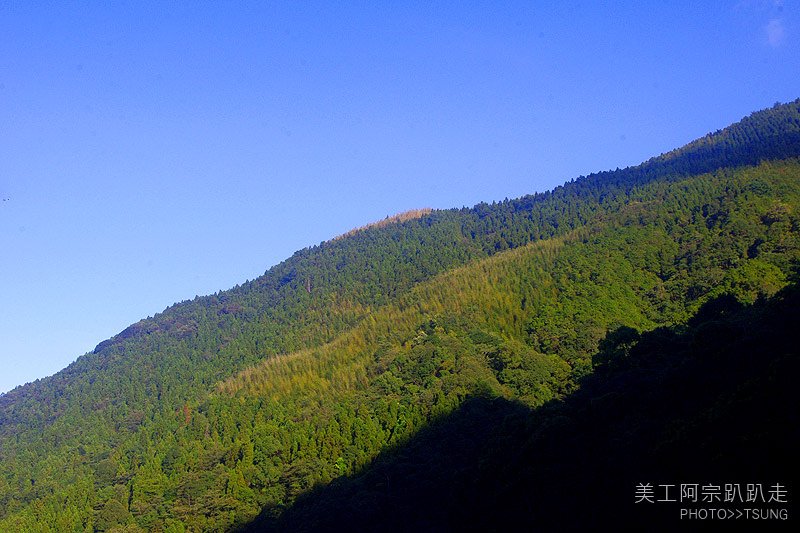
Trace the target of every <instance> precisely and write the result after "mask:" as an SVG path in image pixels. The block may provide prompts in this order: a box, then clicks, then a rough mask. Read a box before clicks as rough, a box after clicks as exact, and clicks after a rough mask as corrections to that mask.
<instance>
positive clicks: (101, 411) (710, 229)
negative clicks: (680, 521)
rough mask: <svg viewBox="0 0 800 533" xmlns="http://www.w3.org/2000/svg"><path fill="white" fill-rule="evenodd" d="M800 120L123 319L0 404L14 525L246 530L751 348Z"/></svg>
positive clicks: (790, 260) (723, 138)
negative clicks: (746, 344)
mask: <svg viewBox="0 0 800 533" xmlns="http://www.w3.org/2000/svg"><path fill="white" fill-rule="evenodd" d="M799 117H800V101H796V102H793V103H791V104H787V105H785V106H779V107H776V108H773V109H770V110H767V111H763V112H759V113H756V114H753V115H751V117H748V118H747V119H745V120H743V121H742V122H741V123H739V124H736V125H734V126H731V127H730V128H727V129H725V130H723V131H721V132H718V133H716V134H713V135H710V136H708V137H706V138H704V139H701V140H700V141H697V142H695V143H692V144H690V145H688V146H687V147H685V148H682V149H680V150H677V151H675V152H672V153H670V154H667V155H664V156H661V157H658V158H654V159H652V160H650V161H648V162H646V163H644V164H642V165H640V166H638V167H633V168H629V169H624V170H618V171H614V172H607V173H601V174H596V175H592V176H589V177H586V178H580V179H578V180H575V181H574V182H570V183H568V184H566V185H564V186H562V187H558V188H557V189H555V190H554V191H551V192H547V193H543V194H536V195H533V196H526V197H523V198H520V199H518V200H511V201H504V202H501V203H494V204H491V205H490V204H480V205H478V206H475V207H474V208H472V209H460V210H459V209H456V210H449V211H433V212H421V213H419V215H421V216H420V217H419V218H410V219H405V220H400V221H398V222H394V223H386V224H381V225H378V226H373V227H368V228H364V229H361V230H358V231H355V232H353V233H352V234H350V235H347V236H345V237H343V238H340V239H335V240H333V241H329V242H326V243H322V244H320V245H319V246H315V247H313V248H309V249H305V250H301V251H300V252H297V253H296V254H295V255H294V256H293V257H292V258H290V259H288V260H287V261H285V262H284V263H281V264H280V265H277V266H275V267H273V268H272V269H270V270H269V271H268V272H267V273H266V274H265V275H264V276H262V277H260V278H258V279H256V280H253V281H250V282H246V283H245V284H243V285H242V286H239V287H236V288H234V289H231V290H229V291H225V292H220V293H217V294H215V295H212V296H207V297H203V298H196V299H195V300H193V301H189V302H183V303H180V304H177V305H174V306H172V307H170V308H168V309H167V310H165V311H164V312H163V313H160V314H158V315H156V316H154V317H152V318H148V319H145V320H142V321H140V322H138V323H136V324H134V325H132V326H131V327H129V328H127V329H126V330H125V331H123V332H121V333H120V334H118V335H117V336H115V337H113V338H112V339H109V340H108V341H104V342H102V343H100V344H99V345H98V346H97V348H96V349H95V350H94V352H92V353H90V354H87V355H85V356H83V357H81V358H79V359H78V360H77V361H76V362H75V363H74V364H72V365H70V366H69V367H68V368H67V369H65V370H63V371H62V372H60V373H58V374H56V375H55V376H52V377H50V378H46V379H43V380H39V381H37V382H35V383H32V384H29V385H26V386H24V387H20V388H17V389H15V390H14V391H12V392H10V393H8V394H5V395H2V396H0V529H3V530H15V531H27V530H44V531H47V530H55V531H68V530H89V531H91V530H98V531H100V530H113V529H114V528H115V527H117V528H126V529H125V530H130V531H135V530H137V528H141V529H144V530H163V531H182V530H184V529H190V530H230V529H235V528H237V527H240V526H243V525H244V524H246V523H248V522H249V521H250V520H252V519H254V518H255V517H257V516H261V517H262V518H263V519H265V520H273V519H276V518H277V517H279V516H280V515H281V513H283V512H284V510H285V509H287V508H289V507H290V506H291V505H292V503H293V502H294V501H295V500H296V499H297V498H298V497H299V496H301V495H303V494H306V493H308V492H309V491H313V490H315V489H316V488H318V487H320V486H323V485H325V484H328V483H331V482H332V481H333V480H335V479H337V478H340V477H342V476H348V475H353V474H354V473H357V472H360V471H363V470H364V469H366V468H368V467H369V465H370V464H372V462H373V461H374V460H375V458H376V457H378V456H379V455H380V454H381V453H382V451H384V450H386V449H387V448H395V449H402V448H401V447H402V446H403V445H404V444H405V443H407V442H409V440H410V439H413V438H414V435H416V434H417V433H418V432H419V431H420V430H422V429H423V428H425V427H428V426H429V425H430V424H431V423H435V422H436V421H445V420H447V419H448V418H447V417H448V416H449V415H450V414H451V413H453V412H458V410H459V409H467V410H469V409H475V410H477V411H476V412H478V413H481V412H484V411H485V412H487V413H495V414H498V413H500V414H502V413H503V412H504V410H505V409H506V407H503V406H507V405H509V404H507V403H504V401H506V400H512V399H513V400H514V401H515V402H519V403H514V404H513V405H514V406H516V407H514V408H513V409H512V411H513V413H518V412H522V411H520V409H522V410H523V411H525V409H527V407H537V406H542V405H552V402H554V401H558V400H561V399H565V398H567V397H569V395H570V394H573V393H575V391H576V390H577V389H578V386H579V384H580V383H582V380H583V379H584V377H585V376H587V375H589V374H590V373H591V372H592V368H593V364H594V366H596V368H597V371H598V373H600V374H601V375H605V374H604V373H609V375H611V374H613V373H620V372H622V373H624V372H628V371H632V370H630V365H632V364H634V362H636V361H639V362H640V361H642V360H644V359H646V360H649V358H653V360H658V361H661V360H662V359H664V360H666V359H669V357H670V354H672V353H673V352H680V353H683V352H685V351H686V350H694V352H697V353H701V354H703V357H705V361H706V362H705V363H703V364H717V365H719V364H722V363H721V362H720V361H723V360H724V359H725V357H726V354H727V353H729V351H730V349H731V348H732V347H736V346H739V345H740V343H741V342H743V341H744V340H745V339H747V338H748V337H747V332H746V331H743V330H742V328H741V327H739V326H737V324H738V323H736V322H735V320H734V321H732V320H733V319H732V317H737V316H740V314H741V313H743V312H744V311H743V308H741V306H748V305H757V306H758V305H763V302H764V300H765V299H766V298H769V297H770V296H771V295H773V294H775V293H776V292H777V291H778V290H780V289H781V288H782V287H784V286H785V285H786V283H787V280H788V279H789V277H790V276H791V275H792V269H793V265H795V264H796V262H797V260H798V259H799V258H800V218H798V215H797V210H798V207H800V163H798V161H797V159H793V158H796V157H798V156H800V143H798V140H797V135H798V124H800V121H799V120H798V118H799ZM748 165H755V166H748ZM701 172H706V173H705V174H701ZM499 252H502V253H499ZM724 295H731V297H732V298H733V300H731V299H729V300H727V301H726V300H724V299H720V298H721V297H724ZM734 301H735V302H738V303H737V304H735V305H734V304H733V302H734ZM707 302H714V303H713V304H708V303H707ZM726 302H727V303H726ZM715 305H716V306H717V307H716V308H715V307H714V306H715ZM736 305H739V306H740V307H739V308H737V307H736ZM746 309H749V308H747V307H746ZM698 310H699V311H698ZM692 316H695V318H694V319H692V320H694V321H690V322H688V324H689V326H688V327H689V328H690V329H691V331H690V332H689V333H685V334H684V333H682V332H680V331H679V330H676V329H675V327H676V325H679V324H684V323H687V321H688V320H689V319H690V318H691V317H692ZM609 332H611V333H609ZM639 332H644V333H639ZM676 343H677V344H676ZM648 346H649V348H647V350H645V348H644V347H648ZM687 346H688V348H687ZM598 350H599V351H598ZM640 350H645V351H647V353H652V354H656V355H651V356H646V357H644V359H642V357H641V356H638V355H637V351H640ZM695 359H696V360H698V361H700V360H701V359H702V358H700V357H697V358H695ZM695 359H692V360H693V361H694V360H695ZM636 364H638V363H636ZM698 364H699V363H698ZM614 375H623V374H614ZM579 394H580V393H579ZM475 397H479V398H484V399H486V402H488V404H486V405H483V404H481V403H477V404H476V403H472V402H470V401H469V399H470V398H475ZM598 398H600V397H598ZM604 398H605V399H603V400H599V399H598V400H597V401H599V402H600V403H601V404H602V402H612V403H613V402H614V401H615V400H614V398H615V396H614V395H613V394H612V395H611V396H605V397H604ZM500 399H505V400H503V401H501V400H500ZM523 405H524V406H526V407H525V409H523V407H522V406H523ZM598 405H599V404H598ZM464 406H466V407H464ZM470 406H473V407H470ZM475 406H477V407H475ZM498 406H500V407H498ZM525 412H526V413H527V411H525ZM513 413H512V414H513ZM484 416H488V415H480V416H479V417H478V419H479V420H481V421H484ZM498 416H500V415H498ZM503 416H505V415H503ZM515 416H518V415H513V416H512V418H513V417H515ZM520 416H521V415H520ZM525 416H527V414H526V415H525ZM565 416H566V415H565ZM442 423H445V424H446V423H447V422H442ZM481 423H483V422H481ZM526 424H527V422H526ZM544 424H545V425H546V426H555V427H557V428H558V427H562V426H563V427H568V426H569V424H566V422H565V420H564V418H563V417H561V418H559V417H554V418H548V419H546V421H545V422H544ZM525 427H526V428H528V429H526V431H527V430H531V429H530V428H529V427H528V426H527V425H526V426H525ZM537 427H539V426H537ZM502 431H505V430H502ZM502 431H501V432H500V433H497V435H501V436H502V435H503V433H502ZM519 431H523V430H522V429H520V430H519ZM531 431H534V433H536V432H538V431H539V430H538V429H533V430H531ZM570 431H571V430H570ZM490 433H491V432H490ZM557 433H558V432H556V433H555V434H557ZM547 434H548V435H550V433H547ZM462 438H463V437H454V439H455V440H453V441H450V440H445V442H446V443H448V446H452V447H456V448H457V447H458V446H460V445H461V444H459V442H461V439H462ZM481 438H483V437H481ZM486 438H495V437H492V436H491V434H490V435H489V436H487V437H486ZM498 438H499V437H498ZM525 438H528V437H525ZM548 438H549V437H548ZM475 442H480V439H478V440H476V441H475ZM465 446H466V447H467V448H469V446H468V445H467V444H466V443H465ZM453 457H455V458H457V457H459V456H458V454H456V455H454V456H453ZM465 457H466V456H465ZM537 464H538V463H537ZM442 465H445V466H443V468H445V469H446V470H448V471H449V470H452V469H458V468H459V467H458V460H456V459H453V460H452V461H450V462H448V461H444V462H443V463H442ZM539 466H540V467H542V468H545V469H547V468H549V467H547V466H546V465H539ZM500 471H501V472H505V470H503V468H500ZM510 471H511V470H508V472H510ZM567 471H569V470H567ZM509 475H510V474H509ZM509 483H512V482H511V481H509ZM512 484H513V483H512ZM437 490H438V489H437ZM501 492H502V491H501ZM364 505H367V504H364ZM476 508H477V507H476ZM440 519H441V520H445V521H446V520H447V519H448V518H447V517H439V518H436V520H440ZM442 523H445V522H442ZM432 524H433V523H432ZM423 525H424V524H423ZM434 525H435V524H434Z"/></svg>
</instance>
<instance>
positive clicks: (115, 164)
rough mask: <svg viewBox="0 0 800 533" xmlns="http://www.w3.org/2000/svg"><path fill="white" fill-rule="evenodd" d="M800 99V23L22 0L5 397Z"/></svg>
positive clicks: (632, 5) (684, 11) (766, 8)
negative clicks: (414, 230) (255, 284)
mask: <svg viewBox="0 0 800 533" xmlns="http://www.w3.org/2000/svg"><path fill="white" fill-rule="evenodd" d="M798 96H800V6H798V2H795V1H792V2H790V1H786V2H774V1H755V0H754V1H747V0H745V1H731V2H722V1H721V2H694V1H693V2H662V1H653V2H646V1H632V2H611V3H607V4H604V3H600V2H595V1H591V2H560V1H558V2H557V1H553V2H547V3H545V2H533V1H526V2H499V1H498V0H491V1H487V2H455V1H453V2H419V3H416V2H393V1H390V2H330V1H326V2H263V1H258V2H253V3H246V2H223V1H220V2H208V3H207V2H172V1H163V2H162V1H152V2H147V1H135V2H71V3H67V2H54V3H44V2H27V1H12V2H6V1H4V2H0V196H2V199H3V201H2V202H1V203H0V280H2V281H0V283H2V286H0V391H7V390H10V389H11V388H13V387H14V386H16V385H19V384H22V383H25V382H27V381H32V380H34V379H36V378H39V377H44V376H46V375H49V374H52V373H54V372H56V371H58V370H59V369H61V368H63V367H64V366H66V365H67V364H69V363H70V362H71V361H73V360H75V358H76V357H78V356H80V355H81V354H83V353H85V352H87V351H91V350H92V349H93V348H94V346H95V345H96V344H97V343H98V342H100V341H102V340H104V339H106V338H108V337H110V336H112V335H114V334H116V333H118V332H119V331H121V330H122V329H124V328H125V327H127V326H128V325H129V324H131V323H133V322H136V321H137V320H139V319H140V318H144V317H146V316H149V315H153V314H155V313H157V312H160V311H162V310H163V309H164V308H165V307H167V306H169V305H171V304H172V303H174V302H177V301H181V300H185V299H190V298H193V297H194V296H195V295H203V294H209V293H213V292H216V291H217V290H223V289H227V288H230V287H231V286H233V285H235V284H237V283H241V282H243V281H245V280H246V279H253V278H255V277H257V276H259V275H261V274H263V273H264V271H265V270H266V269H267V268H269V267H270V266H272V265H274V264H276V263H278V262H280V261H281V260H283V259H285V258H287V257H288V256H290V255H291V254H292V253H293V252H294V251H295V250H298V249H300V248H304V247H306V246H310V245H314V244H318V243H320V242H321V241H324V240H327V239H329V238H331V237H334V236H336V235H337V234H341V233H343V232H345V231H347V230H348V229H350V228H352V227H355V226H360V225H363V224H365V223H367V222H371V221H375V220H379V219H382V218H384V217H385V216H387V215H390V214H394V213H396V212H399V211H404V210H407V209H412V208H419V207H433V208H448V207H461V206H464V205H467V206H471V205H473V204H475V203H477V202H480V201H492V200H502V199H503V198H505V197H509V198H512V197H517V196H520V195H523V194H526V193H532V192H536V191H543V190H547V189H551V188H553V187H554V186H556V185H558V184H560V183H563V182H564V181H566V180H568V179H571V178H574V177H577V176H578V175H581V174H588V173H590V172H593V171H599V170H605V169H609V168H615V167H624V166H627V165H632V164H637V163H639V162H641V161H643V160H645V159H647V158H649V157H651V156H653V155H658V154H660V153H662V152H665V151H668V150H670V149H672V148H676V147H678V146H680V145H682V144H684V143H686V142H688V141H690V140H692V139H694V138H696V137H699V136H702V135H704V134H706V133H708V132H709V131H714V130H716V129H719V128H722V127H724V126H726V125H728V124H729V123H731V122H734V121H736V120H738V119H740V118H741V117H742V116H744V115H747V114H749V113H750V112H752V111H755V110H758V109H762V108H764V107H768V106H771V105H772V104H773V103H775V102H776V101H782V102H785V101H789V100H793V99H795V98H797V97H798Z"/></svg>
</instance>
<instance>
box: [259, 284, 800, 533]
mask: <svg viewBox="0 0 800 533" xmlns="http://www.w3.org/2000/svg"><path fill="white" fill-rule="evenodd" d="M798 308H800V290H798V288H797V287H796V286H793V287H791V288H789V289H787V290H785V291H783V292H782V293H780V294H779V295H777V296H776V297H774V298H773V299H771V300H770V301H762V302H759V303H758V304H755V305H752V306H742V305H741V304H740V303H738V302H737V301H736V300H735V299H729V298H724V297H723V298H720V299H716V300H714V301H712V302H710V303H709V304H707V305H706V306H704V307H703V309H701V311H700V312H698V313H697V314H696V315H695V316H694V317H693V318H692V320H691V321H690V323H691V326H689V327H676V328H664V329H661V330H657V331H654V332H648V333H644V334H643V335H642V336H641V337H639V335H638V334H637V333H635V331H633V330H629V329H624V330H622V331H621V330H616V331H615V332H612V333H610V334H609V335H608V336H607V337H606V339H604V341H603V342H602V343H601V344H602V345H603V346H605V347H608V348H612V349H614V350H617V349H619V346H620V343H622V344H624V345H625V346H627V347H628V348H627V352H628V353H627V356H626V357H625V359H624V362H620V364H616V365H614V366H613V367H611V366H608V367H605V368H604V369H603V370H602V371H598V372H597V373H596V374H594V375H592V376H589V377H587V378H585V379H584V380H583V382H582V384H581V389H580V390H579V391H578V392H576V393H574V394H573V395H571V396H570V397H568V398H566V399H564V400H562V401H555V402H551V403H549V404H547V405H546V406H544V407H543V408H541V409H539V410H535V411H530V410H529V409H527V408H526V407H524V406H523V405H521V404H519V403H515V402H509V401H507V400H502V399H498V398H487V397H480V396H479V397H475V398H473V399H471V400H468V401H466V402H464V403H463V404H462V405H461V406H460V407H459V408H458V409H457V410H455V411H453V412H452V413H451V414H449V415H448V416H447V417H446V418H443V419H441V420H438V421H437V422H436V423H435V424H432V425H431V426H430V427H429V428H427V429H426V430H425V431H422V432H420V433H419V434H417V435H416V436H415V437H414V438H413V439H412V440H411V441H410V442H408V443H407V444H406V445H404V446H402V447H397V448H394V449H391V450H388V451H386V452H384V453H383V454H381V456H380V457H378V458H377V459H376V460H375V461H374V462H373V464H372V465H371V466H370V467H369V468H368V469H366V470H365V471H363V472H361V473H359V474H358V475H354V476H350V477H348V478H345V479H340V480H337V481H336V482H334V483H332V484H331V485H329V486H327V487H324V488H319V489H317V490H315V491H313V492H312V493H310V494H308V495H305V496H304V497H302V498H301V499H300V500H299V501H298V503H297V505H295V506H294V507H293V508H292V509H290V510H289V511H288V512H287V513H286V514H284V515H283V516H281V517H280V518H279V519H277V520H276V519H271V518H270V517H268V516H263V517H261V518H260V519H259V520H258V521H256V522H254V523H253V524H252V526H251V527H250V528H248V531H250V530H252V531H293V532H300V531H344V530H355V531H518V530H543V531H565V530H567V531H581V530H598V529H602V530H606V529H615V530H629V529H630V530H642V531H662V530H663V531H675V530H679V529H681V530H682V529H684V528H685V527H687V526H686V522H685V521H684V522H682V521H681V520H680V518H679V513H678V508H679V505H678V504H669V503H661V504H655V505H649V506H648V504H642V505H636V504H635V497H634V496H635V487H636V485H637V484H638V483H653V484H659V483H663V484H666V483H677V484H680V483H695V482H710V483H714V482H716V483H723V484H724V483H726V482H727V483H743V482H751V483H763V484H765V487H766V488H765V489H764V490H768V488H769V487H770V485H771V484H773V483H781V484H783V485H784V486H788V487H791V488H790V489H789V490H790V491H791V490H792V489H793V488H794V487H796V484H793V482H794V483H796V481H797V480H798V469H797V462H796V461H794V460H793V459H794V456H795V454H796V450H797V447H798V446H799V445H800V426H798V424H797V418H798V415H799V414H800V411H799V410H798V405H797V401H796V399H795V398H794V389H795V385H794V383H793V382H794V380H795V377H796V375H797V372H798V370H800V352H799V351H798V347H799V346H800V315H798V313H797V309H798ZM710 324H714V326H712V329H714V328H717V327H719V326H723V327H724V328H725V329H726V330H727V331H737V332H738V342H728V343H726V344H725V346H724V347H721V348H720V349H718V350H717V351H716V353H717V357H712V356H711V355H710V354H709V353H708V352H707V351H706V350H705V349H704V347H705V346H706V345H707V344H711V343H710V340H711V339H705V340H701V341H700V342H699V343H698V342H697V341H698V339H702V338H703V337H704V336H706V335H707V334H708V333H709V332H710V330H709V325H710ZM714 335H715V334H713V333H712V336H714ZM617 355H620V353H617ZM767 437H768V438H767ZM787 484H788V485H787ZM660 494H661V493H659V497H660ZM789 501H790V502H791V499H789ZM757 505H759V506H760V507H761V508H770V507H771V508H780V507H784V508H786V507H785V506H780V505H776V504H774V503H773V504H769V505H766V504H763V503H759V504H754V503H751V504H748V506H751V507H755V506H757ZM716 506H717V507H724V508H732V509H737V508H741V507H742V506H741V504H740V505H738V506H735V505H734V506H730V505H725V504H716ZM794 508H795V506H794V505H791V506H790V507H789V509H790V511H789V516H790V517H791V516H793V515H792V512H793V510H794ZM778 522H779V521H778ZM704 525H705V524H704ZM748 525H750V524H748ZM767 525H769V526H785V525H788V524H786V523H780V522H779V523H777V524H776V523H775V521H773V522H772V523H769V524H767ZM728 527H730V526H728ZM760 527H766V526H765V525H764V524H763V523H762V524H761V525H760Z"/></svg>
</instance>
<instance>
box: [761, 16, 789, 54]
mask: <svg viewBox="0 0 800 533" xmlns="http://www.w3.org/2000/svg"><path fill="white" fill-rule="evenodd" d="M764 29H765V30H766V32H767V42H768V43H769V45H770V46H772V47H773V48H777V47H779V46H780V45H782V44H783V41H784V40H785V39H786V30H785V29H784V28H783V21H782V20H781V19H772V20H770V21H769V23H768V24H767V25H766V26H765V28H764Z"/></svg>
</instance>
